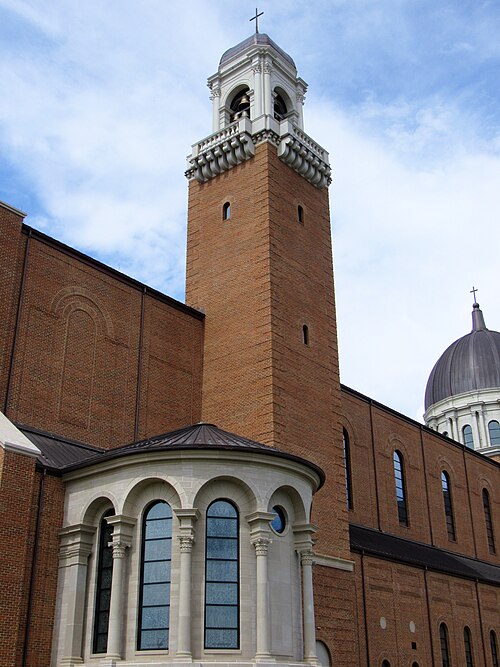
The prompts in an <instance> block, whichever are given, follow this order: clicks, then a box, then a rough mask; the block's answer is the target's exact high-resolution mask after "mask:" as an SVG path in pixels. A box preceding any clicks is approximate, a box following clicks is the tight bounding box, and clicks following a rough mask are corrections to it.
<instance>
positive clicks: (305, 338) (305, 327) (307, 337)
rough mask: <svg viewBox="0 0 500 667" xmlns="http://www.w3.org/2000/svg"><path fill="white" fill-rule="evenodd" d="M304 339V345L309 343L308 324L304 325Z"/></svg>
mask: <svg viewBox="0 0 500 667" xmlns="http://www.w3.org/2000/svg"><path fill="white" fill-rule="evenodd" d="M302 341H303V343H304V345H309V327H308V326H307V324H304V326H303V327H302Z"/></svg>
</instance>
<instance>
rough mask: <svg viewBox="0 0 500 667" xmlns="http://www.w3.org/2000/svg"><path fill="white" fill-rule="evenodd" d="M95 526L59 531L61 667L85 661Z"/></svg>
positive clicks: (79, 526) (81, 526) (83, 525)
mask: <svg viewBox="0 0 500 667" xmlns="http://www.w3.org/2000/svg"><path fill="white" fill-rule="evenodd" d="M95 531H96V529H95V527H94V526H87V525H85V524H81V523H80V524H76V525H74V526H68V527H67V528H63V529H62V530H60V531H59V536H60V540H61V546H60V550H59V569H60V574H61V575H62V607H63V608H64V609H65V612H64V622H63V623H62V624H61V628H63V629H62V633H63V651H62V658H61V662H60V664H61V665H65V666H66V667H73V665H79V664H81V663H82V662H83V659H82V646H83V623H84V617H85V599H86V593H87V590H86V589H87V566H88V558H89V556H90V554H91V552H92V543H93V539H94V534H95Z"/></svg>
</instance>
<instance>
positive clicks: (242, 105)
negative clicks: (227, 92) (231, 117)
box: [238, 93, 250, 118]
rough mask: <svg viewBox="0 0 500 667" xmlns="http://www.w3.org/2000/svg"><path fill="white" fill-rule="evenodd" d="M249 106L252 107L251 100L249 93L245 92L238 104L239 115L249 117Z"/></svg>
mask: <svg viewBox="0 0 500 667" xmlns="http://www.w3.org/2000/svg"><path fill="white" fill-rule="evenodd" d="M249 108H250V100H249V99H248V95H247V94H246V93H245V94H244V95H243V96H242V98H241V100H240V102H239V104H238V112H239V116H240V117H242V118H248V115H249V114H248V109H249Z"/></svg>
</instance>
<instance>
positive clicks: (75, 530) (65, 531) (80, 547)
mask: <svg viewBox="0 0 500 667" xmlns="http://www.w3.org/2000/svg"><path fill="white" fill-rule="evenodd" d="M95 531H96V528H95V526H90V525H87V524H84V523H79V524H76V525H73V526H66V528H62V529H61V530H60V531H59V540H60V546H59V567H70V566H72V565H86V564H87V560H88V557H89V556H90V554H91V553H92V545H93V541H94V534H95Z"/></svg>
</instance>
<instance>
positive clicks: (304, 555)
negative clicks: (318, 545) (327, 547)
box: [299, 549, 314, 565]
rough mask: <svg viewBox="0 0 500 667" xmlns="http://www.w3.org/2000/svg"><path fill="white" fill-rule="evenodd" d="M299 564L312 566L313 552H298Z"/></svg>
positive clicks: (310, 550)
mask: <svg viewBox="0 0 500 667" xmlns="http://www.w3.org/2000/svg"><path fill="white" fill-rule="evenodd" d="M299 553H300V562H301V564H302V565H312V564H313V563H314V552H313V550H312V549H306V550H305V551H300V552H299Z"/></svg>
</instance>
